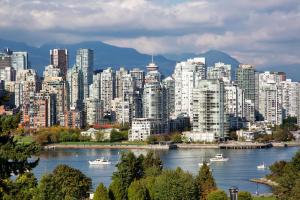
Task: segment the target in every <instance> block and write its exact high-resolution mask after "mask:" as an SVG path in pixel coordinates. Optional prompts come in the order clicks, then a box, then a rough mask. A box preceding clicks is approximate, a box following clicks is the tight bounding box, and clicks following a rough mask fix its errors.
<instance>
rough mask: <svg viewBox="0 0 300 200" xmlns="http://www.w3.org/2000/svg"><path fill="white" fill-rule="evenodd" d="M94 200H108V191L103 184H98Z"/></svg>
mask: <svg viewBox="0 0 300 200" xmlns="http://www.w3.org/2000/svg"><path fill="white" fill-rule="evenodd" d="M94 200H109V196H108V191H107V189H106V187H105V186H104V184H103V183H100V184H99V185H98V187H97V189H96V191H95V193H94Z"/></svg>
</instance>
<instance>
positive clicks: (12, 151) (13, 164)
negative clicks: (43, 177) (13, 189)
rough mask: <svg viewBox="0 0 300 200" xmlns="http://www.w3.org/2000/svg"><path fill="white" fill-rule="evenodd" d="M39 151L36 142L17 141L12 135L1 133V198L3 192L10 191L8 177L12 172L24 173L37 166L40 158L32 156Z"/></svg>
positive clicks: (16, 173) (15, 173)
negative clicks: (24, 142) (34, 158)
mask: <svg viewBox="0 0 300 200" xmlns="http://www.w3.org/2000/svg"><path fill="white" fill-rule="evenodd" d="M38 152H39V147H38V146H37V145H36V144H35V143H30V144H23V143H17V142H16V141H14V138H13V137H12V136H9V135H0V199H1V196H2V194H4V193H6V192H8V193H9V188H8V185H7V183H8V182H9V181H7V179H9V178H10V177H11V175H12V174H14V175H19V174H23V173H25V172H26V171H30V170H32V169H33V168H34V167H36V166H37V164H38V162H39V159H36V160H32V159H31V158H32V156H33V155H37V154H38ZM30 160H31V161H30Z"/></svg>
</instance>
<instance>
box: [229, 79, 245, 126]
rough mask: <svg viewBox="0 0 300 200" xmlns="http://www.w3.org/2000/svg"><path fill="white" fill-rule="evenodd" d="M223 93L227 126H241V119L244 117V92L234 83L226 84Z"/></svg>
mask: <svg viewBox="0 0 300 200" xmlns="http://www.w3.org/2000/svg"><path fill="white" fill-rule="evenodd" d="M224 89H225V95H224V104H225V105H224V107H225V114H226V117H227V121H228V123H229V128H231V129H239V128H242V121H243V118H244V112H243V109H244V102H245V99H244V92H243V90H242V89H240V88H239V87H237V85H236V84H233V83H230V84H226V85H225V87H224Z"/></svg>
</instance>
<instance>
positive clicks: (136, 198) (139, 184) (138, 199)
mask: <svg viewBox="0 0 300 200" xmlns="http://www.w3.org/2000/svg"><path fill="white" fill-rule="evenodd" d="M128 200H150V195H149V192H148V190H147V187H146V184H145V182H144V181H143V179H142V180H136V181H133V182H132V183H131V184H130V186H129V188H128Z"/></svg>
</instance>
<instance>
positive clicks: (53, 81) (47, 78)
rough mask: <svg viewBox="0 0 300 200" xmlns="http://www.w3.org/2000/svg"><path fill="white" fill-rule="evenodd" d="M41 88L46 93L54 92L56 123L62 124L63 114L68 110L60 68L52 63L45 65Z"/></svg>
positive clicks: (64, 83) (65, 85)
mask: <svg viewBox="0 0 300 200" xmlns="http://www.w3.org/2000/svg"><path fill="white" fill-rule="evenodd" d="M42 89H43V91H44V92H46V93H48V94H54V95H55V98H56V120H57V121H56V123H57V124H60V125H62V126H63V125H64V114H65V112H66V110H68V109H69V108H68V94H67V84H66V81H65V79H64V78H63V76H62V72H61V69H60V68H56V67H54V66H53V65H49V66H47V67H46V69H45V72H44V81H43V83H42Z"/></svg>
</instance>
